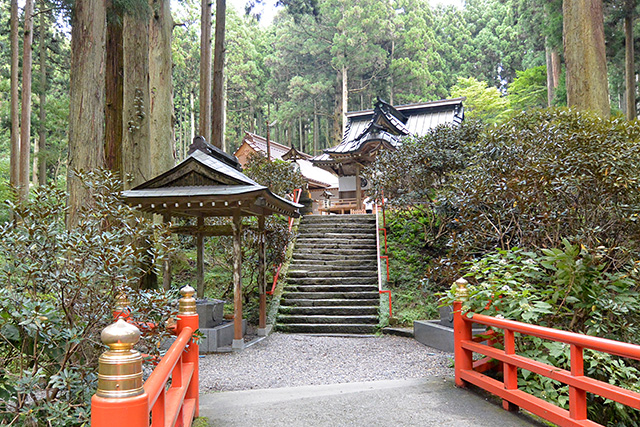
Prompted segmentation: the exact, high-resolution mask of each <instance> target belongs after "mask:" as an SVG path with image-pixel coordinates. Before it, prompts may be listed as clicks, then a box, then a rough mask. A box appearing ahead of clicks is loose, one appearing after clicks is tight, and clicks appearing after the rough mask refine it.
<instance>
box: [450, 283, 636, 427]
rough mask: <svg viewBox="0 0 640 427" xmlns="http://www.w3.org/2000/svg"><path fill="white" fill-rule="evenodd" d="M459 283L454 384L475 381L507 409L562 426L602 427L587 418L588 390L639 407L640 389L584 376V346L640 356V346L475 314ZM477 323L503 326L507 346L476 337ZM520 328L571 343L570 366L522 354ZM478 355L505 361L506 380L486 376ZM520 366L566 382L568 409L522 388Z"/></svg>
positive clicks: (455, 307) (540, 335)
mask: <svg viewBox="0 0 640 427" xmlns="http://www.w3.org/2000/svg"><path fill="white" fill-rule="evenodd" d="M456 283H457V284H458V285H459V287H458V290H459V291H460V290H462V292H460V293H459V298H458V299H459V301H456V302H454V304H453V311H454V318H453V323H454V341H455V378H456V385H458V386H459V387H464V386H465V385H466V384H474V385H476V386H478V387H480V388H482V389H484V390H487V391H489V392H491V393H492V394H494V395H496V396H499V397H501V398H502V399H503V407H504V408H505V409H507V410H518V407H520V408H523V409H526V410H527V411H529V412H531V413H533V414H536V415H538V416H540V417H542V418H544V419H546V420H548V421H551V422H553V423H555V424H557V425H559V426H600V424H598V423H596V422H593V421H590V420H589V419H587V393H593V394H595V395H599V396H602V397H604V398H606V399H610V400H613V401H616V402H619V403H621V404H623V405H626V406H630V407H632V408H635V409H640V393H636V392H633V391H630V390H626V389H623V388H620V387H616V386H614V385H611V384H609V383H605V382H602V381H598V380H595V379H593V378H589V377H586V376H585V375H584V358H583V357H584V356H583V354H584V349H591V350H596V351H600V352H603V353H609V354H611V355H615V356H620V357H625V358H629V359H636V360H640V346H638V345H634V344H628V343H623V342H619V341H613V340H608V339H604V338H598V337H593V336H589V335H583V334H576V333H572V332H567V331H562V330H557V329H552V328H545V327H542V326H537V325H531V324H528V323H522V322H515V321H513V320H507V319H501V318H497V317H491V316H485V315H482V314H477V313H462V305H463V300H464V299H465V298H466V289H465V288H464V284H465V283H466V281H458V282H456ZM474 323H475V324H480V325H485V326H490V327H493V328H499V329H502V330H503V331H504V350H501V349H498V348H495V347H493V345H492V343H493V341H492V340H490V341H485V342H481V340H482V338H479V339H478V338H476V339H474V337H473V334H472V332H471V327H472V324H474ZM516 332H517V333H520V334H523V335H529V336H534V337H539V338H543V339H546V340H549V341H555V342H560V343H564V344H567V345H570V346H571V353H570V354H571V370H569V371H568V370H565V369H559V368H557V367H555V366H551V365H548V364H545V363H541V362H538V361H535V360H532V359H529V358H526V357H523V356H520V355H518V354H517V353H516V347H515V333H516ZM474 353H477V354H481V355H484V356H486V357H488V358H490V359H493V360H496V361H498V362H501V364H502V369H503V376H504V380H503V381H498V380H496V379H493V378H491V377H489V376H487V375H484V374H483V373H482V372H481V371H483V370H484V368H486V361H487V359H484V360H478V361H475V362H474V358H473V354H474ZM518 369H526V370H528V371H531V372H533V373H535V374H539V375H542V376H544V377H547V378H551V379H553V380H556V381H559V382H561V383H563V384H566V385H568V386H569V410H568V411H567V410H566V409H563V408H561V407H559V406H556V405H554V404H552V403H549V402H547V401H545V400H542V399H540V398H538V397H535V396H533V395H531V394H528V393H526V392H525V391H523V390H519V389H518V378H517V373H518Z"/></svg>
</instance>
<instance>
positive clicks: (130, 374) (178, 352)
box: [91, 288, 200, 427]
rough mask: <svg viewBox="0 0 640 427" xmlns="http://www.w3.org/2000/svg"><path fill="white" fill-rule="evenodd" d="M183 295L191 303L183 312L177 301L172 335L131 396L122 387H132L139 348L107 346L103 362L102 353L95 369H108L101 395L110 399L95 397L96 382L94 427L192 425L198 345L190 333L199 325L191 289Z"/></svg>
mask: <svg viewBox="0 0 640 427" xmlns="http://www.w3.org/2000/svg"><path fill="white" fill-rule="evenodd" d="M190 289H191V290H193V288H190ZM193 292H195V291H193ZM184 295H185V293H183V296H184ZM188 297H189V298H190V300H193V301H188V303H191V302H192V307H188V309H186V310H183V308H184V307H183V301H185V298H186V297H183V299H181V300H180V304H181V311H180V313H179V314H178V320H177V324H176V327H175V331H176V334H177V339H176V341H175V342H174V343H173V344H172V345H171V347H170V348H169V350H168V351H167V352H166V353H165V355H164V357H162V359H161V360H160V362H159V363H158V365H157V366H156V367H155V369H154V370H153V372H152V373H151V375H150V376H149V378H148V379H147V380H146V381H145V383H144V385H143V387H142V390H141V393H140V394H138V395H135V396H131V397H128V396H127V394H128V395H130V394H132V393H127V390H129V389H131V390H135V384H134V383H135V377H140V378H141V375H142V372H141V364H140V363H137V364H136V363H135V361H134V360H133V359H134V358H136V357H138V358H140V359H141V356H140V354H139V353H138V352H136V351H134V350H126V349H125V350H121V349H119V348H118V347H117V345H110V347H111V354H110V355H109V356H108V357H106V358H104V360H103V357H104V355H103V357H101V361H100V369H101V370H102V369H103V364H104V365H108V366H107V367H106V368H105V369H104V370H105V371H106V372H108V373H109V375H108V377H109V378H108V379H107V380H106V381H105V383H109V391H107V392H106V394H109V396H110V397H104V396H100V392H101V390H100V380H99V382H98V392H97V393H96V394H95V395H94V396H93V397H92V399H91V425H92V426H93V427H113V426H127V427H143V426H144V427H150V426H151V427H171V426H177V427H189V426H191V424H192V422H193V419H194V418H195V417H197V416H198V413H199V399H200V398H199V390H198V387H199V366H198V364H199V362H198V357H199V348H198V344H197V343H196V342H195V341H194V340H193V333H194V331H196V330H197V329H198V315H197V314H196V312H195V300H194V299H193V293H191V294H190V295H188ZM123 320H124V319H122V320H119V321H120V322H122V321H123ZM136 341H137V339H136ZM119 342H120V341H118V343H119ZM114 350H115V351H114ZM108 353H110V352H107V353H105V354H108ZM117 353H120V354H117ZM138 371H140V372H138ZM100 375H102V374H99V378H100ZM103 376H104V375H103ZM169 380H170V385H169V387H167V384H168V383H169ZM132 384H133V387H131V386H132ZM118 390H122V391H123V392H124V393H123V395H124V396H125V397H117V396H116V394H117V391H118ZM114 392H115V393H114ZM104 394H105V393H104V392H103V395H104ZM150 415H151V416H150Z"/></svg>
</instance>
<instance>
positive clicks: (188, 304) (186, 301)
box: [178, 285, 198, 314]
mask: <svg viewBox="0 0 640 427" xmlns="http://www.w3.org/2000/svg"><path fill="white" fill-rule="evenodd" d="M195 293H196V290H195V289H193V288H192V287H191V286H189V285H187V286H184V287H183V288H182V289H180V295H182V298H180V301H178V314H197V313H198V312H197V311H196V299H195V298H194V297H193V295H194V294H195Z"/></svg>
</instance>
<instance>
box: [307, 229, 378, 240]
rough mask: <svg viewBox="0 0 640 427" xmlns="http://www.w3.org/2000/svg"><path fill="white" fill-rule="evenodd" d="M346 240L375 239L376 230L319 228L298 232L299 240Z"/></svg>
mask: <svg viewBox="0 0 640 427" xmlns="http://www.w3.org/2000/svg"><path fill="white" fill-rule="evenodd" d="M303 237H304V238H305V239H344V238H346V237H348V238H351V239H371V238H373V239H375V238H376V231H375V228H371V229H364V228H344V227H338V228H325V227H322V228H317V229H304V230H298V239H301V238H303Z"/></svg>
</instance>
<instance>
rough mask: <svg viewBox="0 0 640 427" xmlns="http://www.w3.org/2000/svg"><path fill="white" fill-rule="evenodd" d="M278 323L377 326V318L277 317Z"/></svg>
mask: <svg viewBox="0 0 640 427" xmlns="http://www.w3.org/2000/svg"><path fill="white" fill-rule="evenodd" d="M278 322H279V323H283V324H286V323H315V324H327V323H332V324H354V323H359V324H368V325H369V324H371V325H377V324H378V317H377V316H348V317H347V316H297V315H279V316H278Z"/></svg>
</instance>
